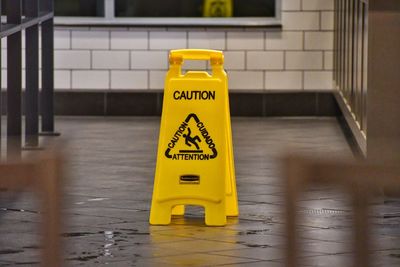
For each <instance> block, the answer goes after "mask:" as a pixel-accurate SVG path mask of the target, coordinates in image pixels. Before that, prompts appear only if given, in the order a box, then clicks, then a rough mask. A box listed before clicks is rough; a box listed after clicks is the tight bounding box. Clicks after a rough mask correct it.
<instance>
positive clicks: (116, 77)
mask: <svg viewBox="0 0 400 267" xmlns="http://www.w3.org/2000/svg"><path fill="white" fill-rule="evenodd" d="M332 3H333V1H332V0H282V28H276V29H271V28H257V29H254V28H245V27H238V28H223V27H220V28H214V27H209V28H207V27H201V28H185V27H183V28H179V27H178V28H177V27H168V28H167V27H152V28H148V27H132V28H128V27H125V28H122V27H90V28H89V27H57V28H56V31H55V69H56V74H55V87H56V88H57V89H74V90H79V89H98V90H110V89H124V90H130V89H132V90H136V89H150V90H161V89H162V88H163V87H164V79H165V74H166V71H167V69H168V51H169V50H171V49H177V48H206V49H218V50H223V51H224V55H225V69H226V70H227V72H228V76H229V79H230V89H234V90H236V89H237V90H320V89H329V88H331V85H330V84H331V81H330V79H331V78H332V69H333V66H332V65H333V63H332V59H333V53H332V50H333V49H332V48H333V44H332V42H333V41H332V39H333V14H334V13H333V5H332ZM1 41H2V50H4V51H5V49H6V42H5V39H2V40H1ZM4 51H2V69H3V70H5V68H6V67H7V66H6V55H5V53H4ZM205 68H207V65H206V63H205V62H201V61H198V62H189V61H188V62H186V63H185V65H184V70H186V69H200V70H201V69H205ZM5 78H6V77H5V76H4V75H3V79H2V84H3V86H4V82H5Z"/></svg>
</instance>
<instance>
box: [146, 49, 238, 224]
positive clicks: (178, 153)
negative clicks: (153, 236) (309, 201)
mask: <svg viewBox="0 0 400 267" xmlns="http://www.w3.org/2000/svg"><path fill="white" fill-rule="evenodd" d="M185 59H191V60H209V61H210V63H211V68H212V75H210V74H209V73H208V72H205V71H188V72H186V73H185V74H182V71H181V68H182V64H183V61H184V60H185ZM223 59H224V58H223V54H222V52H221V51H216V50H198V49H186V50H173V51H171V53H170V59H169V61H170V69H169V71H168V73H167V77H166V82H165V89H164V104H163V110H162V117H161V127H160V137H159V143H158V153H157V166H156V173H155V179H154V188H153V199H152V204H151V211H150V223H151V224H155V225H165V224H169V223H170V222H171V215H183V214H184V212H185V209H184V205H197V206H203V207H204V209H205V222H206V224H207V225H213V226H221V225H225V224H226V217H227V216H238V214H239V211H238V202H237V191H236V178H235V169H234V158H233V146H232V134H231V123H230V112H229V98H228V82H227V76H226V73H225V71H224V69H223Z"/></svg>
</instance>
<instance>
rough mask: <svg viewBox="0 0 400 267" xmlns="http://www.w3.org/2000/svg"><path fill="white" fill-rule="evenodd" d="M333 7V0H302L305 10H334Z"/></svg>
mask: <svg viewBox="0 0 400 267" xmlns="http://www.w3.org/2000/svg"><path fill="white" fill-rule="evenodd" d="M284 1H285V0H284ZM333 5H334V2H333V0H302V8H303V10H333Z"/></svg>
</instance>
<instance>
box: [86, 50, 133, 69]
mask: <svg viewBox="0 0 400 267" xmlns="http://www.w3.org/2000/svg"><path fill="white" fill-rule="evenodd" d="M129 63H130V60H129V51H92V69H112V70H113V69H129Z"/></svg>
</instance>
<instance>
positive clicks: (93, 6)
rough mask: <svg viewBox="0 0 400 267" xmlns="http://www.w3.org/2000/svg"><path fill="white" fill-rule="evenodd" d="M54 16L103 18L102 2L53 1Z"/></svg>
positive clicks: (89, 0) (102, 0) (82, 0)
mask: <svg viewBox="0 0 400 267" xmlns="http://www.w3.org/2000/svg"><path fill="white" fill-rule="evenodd" d="M54 13H55V15H56V16H70V17H104V0H55V1H54Z"/></svg>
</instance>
